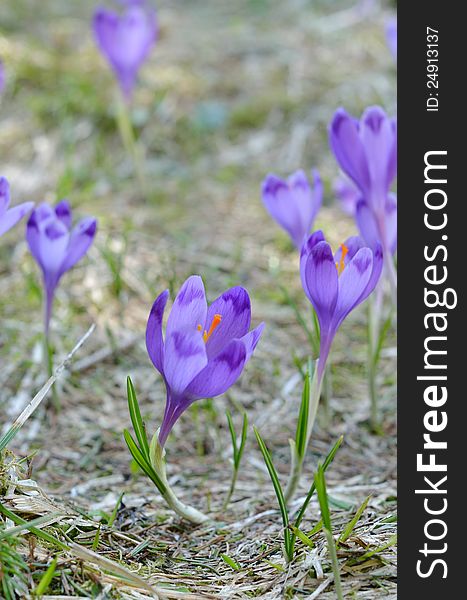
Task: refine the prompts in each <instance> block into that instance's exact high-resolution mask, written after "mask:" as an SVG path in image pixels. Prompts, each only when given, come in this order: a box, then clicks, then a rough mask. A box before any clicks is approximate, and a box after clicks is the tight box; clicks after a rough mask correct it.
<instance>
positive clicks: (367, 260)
mask: <svg viewBox="0 0 467 600" xmlns="http://www.w3.org/2000/svg"><path fill="white" fill-rule="evenodd" d="M372 269H373V253H372V251H371V250H370V248H361V249H360V250H359V251H358V252H357V253H356V254H355V256H354V257H353V258H352V260H351V261H350V262H349V263H348V264H347V265H346V267H345V268H344V270H343V271H342V273H341V275H340V277H339V296H338V299H337V304H336V308H335V311H334V315H333V322H332V329H333V330H334V331H335V330H336V329H337V328H338V327H339V325H340V324H341V323H342V321H343V320H344V319H345V317H346V316H347V315H348V314H349V312H350V311H351V310H353V309H354V308H355V307H356V306H357V304H359V303H360V302H362V301H363V297H362V296H363V293H364V292H365V290H366V288H367V284H368V282H369V280H370V276H371V272H372Z"/></svg>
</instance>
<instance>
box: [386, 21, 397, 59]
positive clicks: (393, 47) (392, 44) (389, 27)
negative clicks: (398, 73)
mask: <svg viewBox="0 0 467 600" xmlns="http://www.w3.org/2000/svg"><path fill="white" fill-rule="evenodd" d="M386 41H387V44H388V46H389V50H390V51H391V54H392V55H393V57H394V60H397V19H396V18H394V19H391V20H390V21H388V23H387V24H386Z"/></svg>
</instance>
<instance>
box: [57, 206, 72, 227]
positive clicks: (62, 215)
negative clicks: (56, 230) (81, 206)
mask: <svg viewBox="0 0 467 600" xmlns="http://www.w3.org/2000/svg"><path fill="white" fill-rule="evenodd" d="M55 214H56V215H57V219H60V221H61V222H62V223H63V224H64V225H65V227H66V228H67V229H68V230H70V229H71V220H72V216H71V206H70V203H69V202H68V200H61V201H60V202H59V203H58V204H57V205H56V206H55Z"/></svg>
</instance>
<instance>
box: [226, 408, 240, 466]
mask: <svg viewBox="0 0 467 600" xmlns="http://www.w3.org/2000/svg"><path fill="white" fill-rule="evenodd" d="M225 416H226V417H227V423H228V425H229V431H230V437H231V438H232V451H233V462H234V465H235V464H236V463H237V436H236V434H235V428H234V424H233V421H232V415H231V414H230V411H228V410H227V411H226V413H225Z"/></svg>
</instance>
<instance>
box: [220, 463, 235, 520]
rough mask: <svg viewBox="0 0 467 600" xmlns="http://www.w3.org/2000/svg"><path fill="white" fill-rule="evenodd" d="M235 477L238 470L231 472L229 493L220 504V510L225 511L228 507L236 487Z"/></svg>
mask: <svg viewBox="0 0 467 600" xmlns="http://www.w3.org/2000/svg"><path fill="white" fill-rule="evenodd" d="M237 477H238V469H234V470H233V472H232V481H231V482H230V488H229V492H228V494H227V496H226V498H225V500H224V502H223V504H222V510H225V509H226V508H227V506H228V505H229V502H230V499H231V498H232V495H233V493H234V491H235V486H236V485H237Z"/></svg>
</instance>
